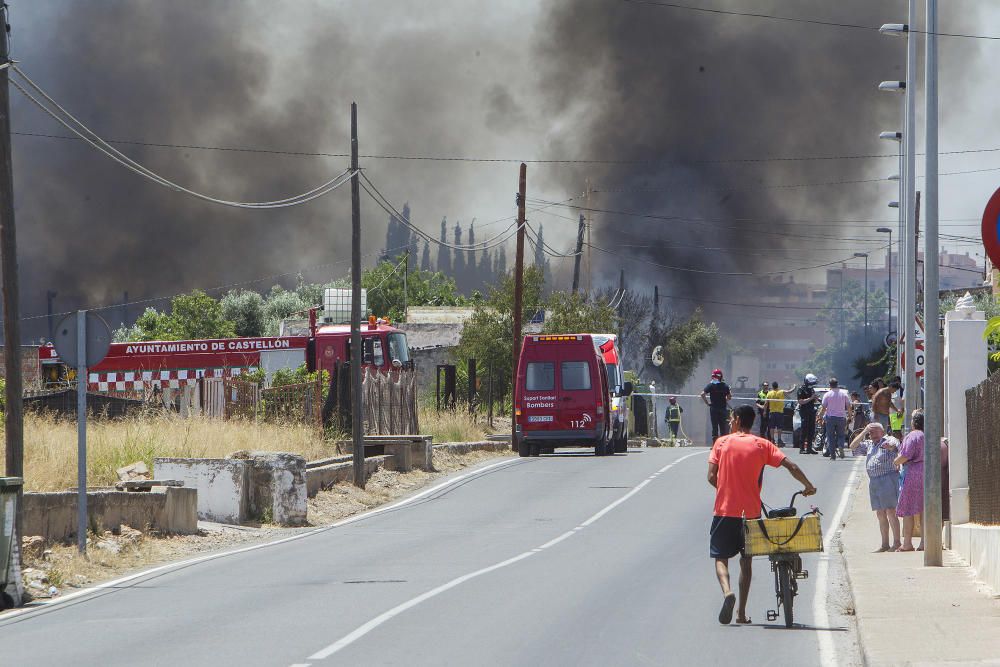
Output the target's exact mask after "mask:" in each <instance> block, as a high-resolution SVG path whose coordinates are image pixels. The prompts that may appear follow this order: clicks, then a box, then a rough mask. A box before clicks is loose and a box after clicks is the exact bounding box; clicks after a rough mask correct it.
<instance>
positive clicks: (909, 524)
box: [893, 410, 924, 551]
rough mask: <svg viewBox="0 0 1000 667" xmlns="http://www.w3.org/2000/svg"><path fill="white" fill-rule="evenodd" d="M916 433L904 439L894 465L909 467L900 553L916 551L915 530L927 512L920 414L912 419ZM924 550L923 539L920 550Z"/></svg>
mask: <svg viewBox="0 0 1000 667" xmlns="http://www.w3.org/2000/svg"><path fill="white" fill-rule="evenodd" d="M912 422H913V430H911V431H910V432H909V433H907V434H906V437H905V438H903V444H901V445H900V446H899V456H897V457H896V460H895V461H893V463H895V464H896V465H897V466H904V467H905V476H904V478H903V486H902V488H901V489H900V490H899V502H898V503H896V516H898V517H899V518H900V519H902V520H903V544H902V546H900V547H899V549H898V551H913V527H914V525H915V524H916V522H917V521H920V517H921V515H922V514H923V512H924V413H923V412H921V411H919V410H917V411H915V412H914V413H913V417H912ZM923 548H924V545H923V538H921V540H920V546H919V547H918V548H917V550H918V551H919V550H921V549H923Z"/></svg>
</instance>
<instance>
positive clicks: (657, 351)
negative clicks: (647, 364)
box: [650, 345, 663, 367]
mask: <svg viewBox="0 0 1000 667" xmlns="http://www.w3.org/2000/svg"><path fill="white" fill-rule="evenodd" d="M650 361H652V362H653V365H654V366H657V367H659V366H662V365H663V346H662V345H657V346H656V347H655V348H653V354H651V355H650Z"/></svg>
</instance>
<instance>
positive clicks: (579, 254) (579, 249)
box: [573, 213, 587, 294]
mask: <svg viewBox="0 0 1000 667" xmlns="http://www.w3.org/2000/svg"><path fill="white" fill-rule="evenodd" d="M586 229H587V219H586V217H584V215H583V213H581V214H580V225H579V227H577V229H576V257H574V258H573V294H576V292H577V290H579V289H580V262H581V260H582V259H583V235H584V233H585V232H586Z"/></svg>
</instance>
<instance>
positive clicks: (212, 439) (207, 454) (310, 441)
mask: <svg viewBox="0 0 1000 667" xmlns="http://www.w3.org/2000/svg"><path fill="white" fill-rule="evenodd" d="M24 441H25V442H24V481H25V490H26V491H55V490H63V489H67V488H70V487H74V486H76V422H75V421H69V420H63V419H56V418H54V417H51V416H39V415H31V414H28V415H25V418H24ZM240 449H250V450H266V451H283V452H293V453H296V454H301V455H303V456H305V457H306V459H315V458H322V457H323V456H331V455H333V454H335V453H336V448H335V446H334V445H333V443H332V442H329V441H324V440H323V438H322V437H320V435H319V434H318V433H317V431H316V430H315V429H313V428H310V427H308V426H304V425H276V424H265V423H261V424H254V423H252V422H242V421H238V420H234V421H222V420H219V419H205V418H191V419H181V418H180V417H174V416H171V415H168V414H162V415H155V416H144V417H136V418H130V419H123V420H114V421H99V420H94V421H92V422H90V423H89V424H88V426H87V482H88V486H111V485H113V484H114V483H115V482H116V481H117V479H118V478H117V475H116V474H115V470H116V469H118V468H120V467H122V466H125V465H128V464H130V463H134V462H136V461H145V462H146V465H148V466H149V468H150V470H152V469H153V458H154V457H157V456H163V457H184V458H218V457H224V456H226V455H228V454H231V453H232V452H235V451H238V450H240ZM2 461H3V452H2V451H0V462H2ZM0 469H2V468H0Z"/></svg>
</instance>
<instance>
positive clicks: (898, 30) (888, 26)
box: [878, 23, 910, 37]
mask: <svg viewBox="0 0 1000 667" xmlns="http://www.w3.org/2000/svg"><path fill="white" fill-rule="evenodd" d="M878 31H879V32H880V33H882V34H883V35H888V36H889V37H905V36H906V33H908V32H910V26H908V25H907V24H905V23H885V24H883V25H882V27H881V28H879V29H878Z"/></svg>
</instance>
